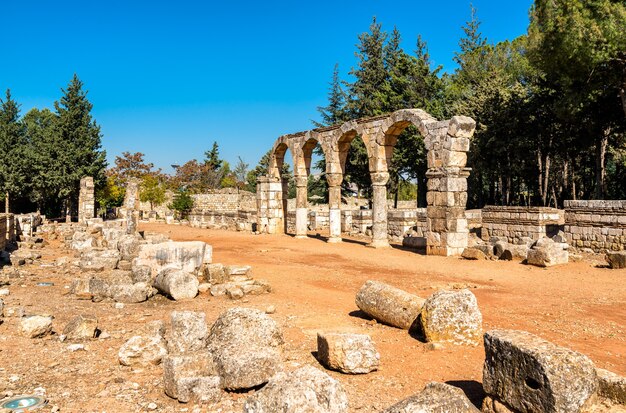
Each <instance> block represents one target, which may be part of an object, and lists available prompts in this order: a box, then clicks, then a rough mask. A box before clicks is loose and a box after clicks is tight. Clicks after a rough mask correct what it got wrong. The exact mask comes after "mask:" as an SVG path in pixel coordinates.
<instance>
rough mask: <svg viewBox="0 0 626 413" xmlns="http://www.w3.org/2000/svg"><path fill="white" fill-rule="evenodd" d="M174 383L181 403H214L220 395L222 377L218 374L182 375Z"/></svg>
mask: <svg viewBox="0 0 626 413" xmlns="http://www.w3.org/2000/svg"><path fill="white" fill-rule="evenodd" d="M176 385H177V388H178V389H177V391H178V401H179V402H181V403H189V402H190V401H195V402H198V403H216V402H218V401H219V400H220V398H221V397H222V379H221V378H220V377H219V376H207V377H183V378H180V379H178V382H177V384H176Z"/></svg>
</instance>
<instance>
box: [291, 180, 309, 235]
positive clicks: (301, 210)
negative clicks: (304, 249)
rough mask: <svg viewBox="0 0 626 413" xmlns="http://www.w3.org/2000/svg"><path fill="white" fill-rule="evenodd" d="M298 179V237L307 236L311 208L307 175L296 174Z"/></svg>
mask: <svg viewBox="0 0 626 413" xmlns="http://www.w3.org/2000/svg"><path fill="white" fill-rule="evenodd" d="M294 178H295V181H296V238H306V236H307V232H308V221H309V219H308V218H309V217H308V215H309V210H308V208H307V201H308V200H307V177H306V176H295V177H294Z"/></svg>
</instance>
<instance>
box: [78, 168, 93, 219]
mask: <svg viewBox="0 0 626 413" xmlns="http://www.w3.org/2000/svg"><path fill="white" fill-rule="evenodd" d="M95 211H96V196H95V190H94V184H93V178H92V177H91V176H86V177H84V178H83V179H81V180H80V192H79V194H78V222H79V223H80V224H86V223H87V220H88V219H91V218H93V217H94V216H95Z"/></svg>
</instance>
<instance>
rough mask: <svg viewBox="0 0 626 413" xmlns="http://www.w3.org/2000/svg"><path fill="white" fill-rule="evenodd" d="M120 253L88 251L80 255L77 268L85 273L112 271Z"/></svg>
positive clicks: (114, 251) (113, 251)
mask: <svg viewBox="0 0 626 413" xmlns="http://www.w3.org/2000/svg"><path fill="white" fill-rule="evenodd" d="M119 260H120V253H119V251H117V250H89V251H84V252H83V253H82V254H81V257H80V262H79V264H78V266H79V267H80V268H81V269H82V270H84V271H86V270H91V271H103V270H112V269H115V268H116V267H117V263H118V262H119Z"/></svg>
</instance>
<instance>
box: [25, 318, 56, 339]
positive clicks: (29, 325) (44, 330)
mask: <svg viewBox="0 0 626 413" xmlns="http://www.w3.org/2000/svg"><path fill="white" fill-rule="evenodd" d="M19 331H20V334H22V335H23V336H25V337H30V338H39V337H43V336H45V335H47V334H50V333H51V332H52V317H51V316H44V315H32V316H25V317H22V319H21V320H20V327H19Z"/></svg>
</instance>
